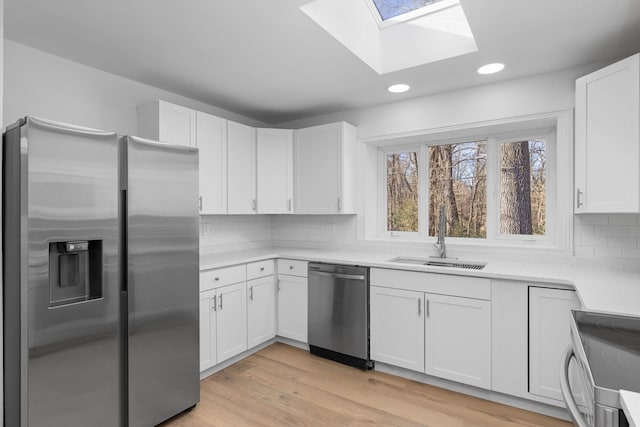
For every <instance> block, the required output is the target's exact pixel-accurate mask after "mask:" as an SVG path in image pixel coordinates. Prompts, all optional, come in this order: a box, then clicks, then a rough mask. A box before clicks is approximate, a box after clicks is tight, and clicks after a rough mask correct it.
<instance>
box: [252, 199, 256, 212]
mask: <svg viewBox="0 0 640 427" xmlns="http://www.w3.org/2000/svg"><path fill="white" fill-rule="evenodd" d="M251 209H253V210H254V211H255V212H258V201H257V200H256V199H253V200H252V201H251Z"/></svg>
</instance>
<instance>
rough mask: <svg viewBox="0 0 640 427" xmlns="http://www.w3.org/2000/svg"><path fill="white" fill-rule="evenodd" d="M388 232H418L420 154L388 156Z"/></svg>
mask: <svg viewBox="0 0 640 427" xmlns="http://www.w3.org/2000/svg"><path fill="white" fill-rule="evenodd" d="M387 230H388V231H413V232H417V231H418V153H417V152H408V153H397V154H389V155H387Z"/></svg>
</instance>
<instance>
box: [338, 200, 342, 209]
mask: <svg viewBox="0 0 640 427" xmlns="http://www.w3.org/2000/svg"><path fill="white" fill-rule="evenodd" d="M341 210H342V199H341V198H340V197H338V212H340V211H341Z"/></svg>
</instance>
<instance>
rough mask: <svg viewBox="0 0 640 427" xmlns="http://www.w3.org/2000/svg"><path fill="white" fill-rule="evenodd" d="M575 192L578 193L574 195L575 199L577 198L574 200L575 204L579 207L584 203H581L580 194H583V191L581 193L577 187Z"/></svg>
mask: <svg viewBox="0 0 640 427" xmlns="http://www.w3.org/2000/svg"><path fill="white" fill-rule="evenodd" d="M577 193H578V194H577V195H576V199H577V200H576V206H577V207H578V208H581V207H582V206H583V205H584V203H582V196H583V195H584V193H583V192H582V191H580V189H579V188H578V191H577Z"/></svg>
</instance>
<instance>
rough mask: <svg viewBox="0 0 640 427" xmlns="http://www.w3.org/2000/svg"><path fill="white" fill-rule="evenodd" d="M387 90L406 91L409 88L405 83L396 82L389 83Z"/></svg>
mask: <svg viewBox="0 0 640 427" xmlns="http://www.w3.org/2000/svg"><path fill="white" fill-rule="evenodd" d="M387 90H388V91H389V92H393V93H402V92H406V91H408V90H409V85H406V84H403V83H401V84H397V85H391V86H389V89H387Z"/></svg>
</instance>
